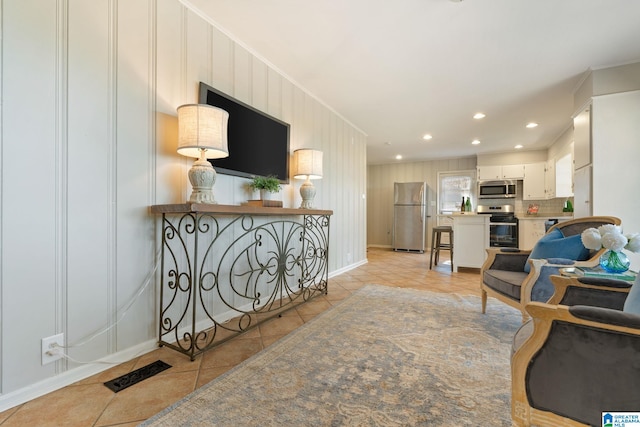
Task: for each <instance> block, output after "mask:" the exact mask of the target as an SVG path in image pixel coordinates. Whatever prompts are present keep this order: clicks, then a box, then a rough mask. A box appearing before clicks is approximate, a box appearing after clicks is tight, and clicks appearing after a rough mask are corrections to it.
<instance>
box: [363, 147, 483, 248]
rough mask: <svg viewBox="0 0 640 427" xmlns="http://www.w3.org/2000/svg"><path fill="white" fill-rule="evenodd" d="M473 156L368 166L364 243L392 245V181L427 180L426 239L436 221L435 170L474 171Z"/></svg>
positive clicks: (436, 182)
mask: <svg viewBox="0 0 640 427" xmlns="http://www.w3.org/2000/svg"><path fill="white" fill-rule="evenodd" d="M475 169H476V158H475V156H474V157H462V158H456V159H440V160H430V161H424V162H412V163H404V162H401V163H391V164H386V165H371V166H369V167H368V168H367V170H368V180H367V198H368V203H367V245H368V246H378V247H391V245H392V228H393V183H394V182H426V183H427V187H428V188H429V192H428V195H427V197H428V200H427V205H428V208H427V214H428V215H431V218H428V220H427V232H426V233H427V239H426V240H425V241H426V242H428V241H430V236H431V227H432V226H433V225H434V224H435V223H436V214H437V206H435V203H436V191H437V189H438V172H446V171H460V170H475Z"/></svg>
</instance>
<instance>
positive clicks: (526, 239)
mask: <svg viewBox="0 0 640 427" xmlns="http://www.w3.org/2000/svg"><path fill="white" fill-rule="evenodd" d="M572 219H573V217H572V216H555V217H554V216H541V217H537V216H518V248H519V249H522V250H531V249H533V247H534V246H535V244H536V243H537V242H538V240H540V238H541V237H542V236H544V235H545V234H546V232H547V224H546V223H547V221H549V220H556V221H558V222H564V221H569V220H572Z"/></svg>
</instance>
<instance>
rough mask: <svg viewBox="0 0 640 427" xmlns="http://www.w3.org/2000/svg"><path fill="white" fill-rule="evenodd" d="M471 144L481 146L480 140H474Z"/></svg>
mask: <svg viewBox="0 0 640 427" xmlns="http://www.w3.org/2000/svg"><path fill="white" fill-rule="evenodd" d="M471 143H472V144H473V145H478V144H480V140H479V139H474V140H473V141H471Z"/></svg>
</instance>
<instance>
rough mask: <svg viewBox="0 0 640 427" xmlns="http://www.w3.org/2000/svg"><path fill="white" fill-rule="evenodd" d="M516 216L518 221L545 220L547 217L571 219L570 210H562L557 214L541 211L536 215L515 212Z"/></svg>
mask: <svg viewBox="0 0 640 427" xmlns="http://www.w3.org/2000/svg"><path fill="white" fill-rule="evenodd" d="M516 218H518V220H519V221H523V220H524V221H526V220H536V219H537V220H540V219H543V220H547V219H565V220H569V219H573V214H572V213H571V212H562V213H559V214H552V213H550V214H549V213H542V214H537V215H527V214H516Z"/></svg>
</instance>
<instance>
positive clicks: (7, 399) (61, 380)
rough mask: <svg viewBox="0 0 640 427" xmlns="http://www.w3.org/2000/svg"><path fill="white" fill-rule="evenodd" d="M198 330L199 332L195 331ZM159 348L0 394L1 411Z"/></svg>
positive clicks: (145, 347)
mask: <svg viewBox="0 0 640 427" xmlns="http://www.w3.org/2000/svg"><path fill="white" fill-rule="evenodd" d="M367 262H368V260H367V259H364V260H362V261H359V262H356V263H353V264H351V265H348V266H346V267H343V268H341V269H338V270H335V271H332V272H331V273H329V275H328V276H329V278H331V277H335V276H339V275H340V274H343V273H346V272H347V271H350V270H353V269H356V268H358V267H359V266H361V265H364V264H366V263H367ZM216 317H217V319H216V320H218V321H220V322H224V320H225V319H226V318H227V317H232V316H231V315H230V314H229V313H224V314H222V315H221V316H220V317H218V316H216ZM197 327H198V328H204V327H207V325H206V324H204V323H203V324H202V325H200V324H198V326H197ZM198 330H201V329H198ZM157 348H158V342H157V340H156V339H155V338H154V339H152V340H148V341H146V342H143V343H141V344H138V345H135V346H133V347H131V348H128V349H126V350H123V351H119V352H117V353H114V354H111V355H109V356H106V357H104V358H102V359H100V362H94V363H88V364H86V365H82V366H78V367H77V368H73V369H70V370H68V371H65V372H62V373H61V374H58V375H56V376H54V377H50V378H47V379H45V380H42V381H39V382H37V383H34V384H31V385H28V386H26V387H23V388H21V389H19V390H16V391H13V392H10V393H7V394H3V395H0V412H3V411H6V410H7V409H10V408H13V407H14V406H17V405H21V404H23V403H25V402H28V401H30V400H33V399H35V398H37V397H40V396H43V395H45V394H47V393H51V392H53V391H56V390H59V389H61V388H63V387H66V386H68V385H70V384H73V383H76V382H78V381H81V380H84V379H86V378H89V377H91V376H93V375H96V374H99V373H100V372H103V371H106V370H107V369H109V368H112V367H113V366H115V365H117V364H120V363H125V362H128V361H129V360H132V359H134V358H136V357H139V356H142V355H143V354H146V353H149V352H151V351H153V350H155V349H157Z"/></svg>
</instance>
